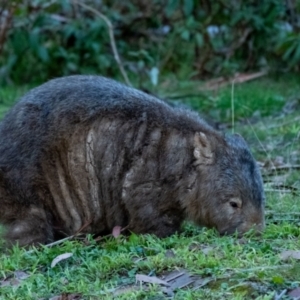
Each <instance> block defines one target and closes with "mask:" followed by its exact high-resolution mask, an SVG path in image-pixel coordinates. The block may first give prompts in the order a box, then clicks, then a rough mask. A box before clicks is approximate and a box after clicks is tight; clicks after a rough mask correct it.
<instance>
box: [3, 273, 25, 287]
mask: <svg viewBox="0 0 300 300" xmlns="http://www.w3.org/2000/svg"><path fill="white" fill-rule="evenodd" d="M29 276H30V275H29V274H28V273H26V272H24V271H15V272H14V274H13V276H10V277H8V278H5V279H4V280H1V281H0V287H4V286H14V287H17V286H19V285H20V284H21V281H22V280H24V279H26V278H27V277H29Z"/></svg>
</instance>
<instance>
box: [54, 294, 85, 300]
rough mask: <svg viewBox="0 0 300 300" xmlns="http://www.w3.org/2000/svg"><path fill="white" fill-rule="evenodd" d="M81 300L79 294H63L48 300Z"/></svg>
mask: <svg viewBox="0 0 300 300" xmlns="http://www.w3.org/2000/svg"><path fill="white" fill-rule="evenodd" d="M81 299H83V298H82V297H81V295H80V294H67V293H63V294H61V295H60V296H54V297H52V298H50V299H49V300H81Z"/></svg>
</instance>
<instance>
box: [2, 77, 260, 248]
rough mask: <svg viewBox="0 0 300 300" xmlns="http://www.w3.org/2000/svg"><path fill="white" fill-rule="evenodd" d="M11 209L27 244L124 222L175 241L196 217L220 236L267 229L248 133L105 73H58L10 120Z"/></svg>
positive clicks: (10, 227)
mask: <svg viewBox="0 0 300 300" xmlns="http://www.w3.org/2000/svg"><path fill="white" fill-rule="evenodd" d="M0 207H1V208H0V223H1V224H2V225H4V228H5V238H6V239H7V241H8V242H11V243H15V242H18V243H19V244H20V245H29V244H36V243H48V242H51V241H52V240H53V239H55V237H56V236H57V233H59V234H61V233H62V234H65V235H71V234H74V233H75V232H76V231H78V230H80V229H81V228H82V227H84V231H85V232H90V233H95V234H104V233H107V232H110V231H111V230H112V228H113V227H114V226H116V225H119V226H122V227H125V226H128V229H129V230H131V231H133V232H136V233H154V234H156V235H158V236H160V237H164V236H168V235H170V234H172V233H174V232H176V231H177V230H179V228H180V225H181V223H182V221H183V220H184V219H186V218H188V219H190V220H192V221H194V222H195V223H196V224H200V225H205V226H209V227H215V228H217V230H218V231H219V232H220V233H232V232H235V231H238V232H239V233H244V232H245V231H247V230H249V229H250V228H251V227H254V228H255V229H257V230H262V229H263V227H264V194H263V187H262V180H261V176H260V172H259V170H258V167H257V165H256V163H255V161H254V159H253V157H252V155H251V154H250V151H249V149H248V146H247V145H246V143H245V141H244V140H243V139H242V138H241V137H240V136H239V135H233V136H231V137H226V138H225V137H223V136H222V135H221V134H220V133H218V132H216V131H215V130H214V129H212V128H211V127H210V126H208V125H207V124H206V123H205V122H204V121H203V120H202V119H200V117H199V116H198V115H197V114H196V113H193V112H191V111H189V110H185V109H178V108H173V107H170V106H169V105H167V104H165V103H164V102H163V101H161V100H159V99H157V98H154V97H152V96H149V95H147V94H145V93H143V92H140V91H138V90H135V89H132V88H129V87H126V86H124V85H122V84H119V83H117V82H115V81H112V80H109V79H106V78H103V77H98V76H70V77H63V78H58V79H54V80H51V81H49V82H47V83H45V84H43V85H41V86H40V87H37V88H35V89H33V90H31V91H30V92H29V93H28V94H26V95H25V96H24V97H23V98H21V99H20V101H19V102H18V103H17V104H16V105H15V106H14V107H13V108H12V109H11V110H10V112H9V113H8V114H7V115H6V117H5V118H4V120H3V121H2V122H1V123H0Z"/></svg>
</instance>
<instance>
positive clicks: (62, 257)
mask: <svg viewBox="0 0 300 300" xmlns="http://www.w3.org/2000/svg"><path fill="white" fill-rule="evenodd" d="M71 256H73V253H64V254H61V255H58V256H57V257H55V258H54V259H53V260H52V262H51V268H54V267H55V266H56V265H57V264H58V263H59V262H60V261H62V260H65V259H68V258H69V257H71Z"/></svg>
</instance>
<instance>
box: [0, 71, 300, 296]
mask: <svg viewBox="0 0 300 300" xmlns="http://www.w3.org/2000/svg"><path fill="white" fill-rule="evenodd" d="M297 81H298V78H297V77H294V76H292V75H286V76H283V77H282V78H280V79H274V78H262V79H259V80H257V81H253V82H249V83H244V84H240V85H237V86H235V93H234V101H235V125H234V129H235V131H236V132H239V133H241V134H242V135H243V136H244V137H245V139H246V140H247V142H248V143H249V144H250V147H251V149H252V150H253V152H254V154H255V157H256V158H257V159H258V161H260V162H261V164H262V165H263V164H264V165H265V167H263V169H262V171H263V174H264V180H265V188H266V197H267V201H266V225H267V226H266V230H265V232H264V234H263V236H261V237H256V236H253V235H252V234H251V233H249V234H247V235H246V236H245V237H243V238H242V239H238V238H237V237H235V236H226V237H220V236H219V235H218V234H217V233H216V232H215V231H214V230H208V229H206V228H196V227H194V226H193V225H191V224H185V226H184V231H183V232H182V233H181V234H178V235H173V236H171V237H169V238H166V239H158V238H156V237H154V236H151V235H144V236H137V235H134V234H133V235H131V236H129V237H124V236H121V237H119V238H117V239H114V238H107V239H104V240H102V241H100V242H95V241H94V240H93V239H92V238H91V237H88V238H87V239H86V240H84V241H82V240H78V241H67V242H65V243H62V244H60V245H56V246H53V247H51V248H49V247H45V246H44V247H42V248H40V249H34V250H29V251H28V250H25V249H19V248H18V247H15V248H14V249H13V250H12V251H11V253H2V254H0V286H1V283H3V282H8V281H9V282H10V281H12V283H11V284H10V285H8V286H3V287H0V299H39V298H44V299H48V298H51V297H53V296H56V295H61V294H62V293H80V294H81V295H82V297H83V299H166V294H164V293H163V292H162V289H161V287H160V286H157V285H147V284H142V285H140V284H136V285H135V275H136V274H145V275H153V276H158V277H161V276H162V275H163V274H165V273H168V272H171V271H174V270H176V269H178V268H179V269H184V270H187V271H188V272H189V273H190V274H194V275H197V276H200V277H201V278H204V279H209V282H208V283H207V284H206V285H204V286H203V287H201V288H199V289H197V290H192V289H191V288H182V289H178V290H177V291H176V292H175V296H174V299H274V297H275V293H277V294H280V293H281V292H282V291H283V290H287V292H286V294H285V296H284V297H283V298H281V299H287V296H286V295H287V293H288V292H289V291H290V290H292V289H294V288H296V287H299V286H300V266H299V263H298V262H297V261H296V260H295V259H290V260H287V261H283V260H281V258H280V253H281V252H282V251H285V250H300V226H299V225H300V203H299V199H300V195H299V189H300V171H299V170H298V169H291V170H283V171H282V172H281V173H275V174H271V175H270V174H269V170H268V168H267V166H268V164H269V165H272V163H275V164H276V163H277V162H276V161H277V160H278V157H280V161H281V163H280V164H279V166H280V165H285V164H290V165H292V166H294V165H300V147H299V145H300V120H298V121H297V118H298V116H299V112H300V103H299V105H298V107H296V108H295V110H293V111H291V112H289V113H285V112H284V111H283V110H282V109H283V107H284V106H285V105H286V103H287V102H288V101H290V100H291V99H292V98H293V99H296V100H297V97H298V99H299V98H300V91H299V87H300V85H299V84H298V85H297ZM171 85H174V86H175V85H176V84H175V83H172V84H171ZM196 86H197V84H196V83H195V82H192V83H188V82H186V83H182V84H178V86H177V88H176V92H178V94H184V93H187V92H188V91H189V92H190V91H191V90H193V91H196V90H197V89H196ZM192 88H193V89H192ZM22 90H23V89H22V88H21V89H10V90H9V89H5V90H2V91H0V95H1V96H0V112H4V111H5V110H7V108H8V107H9V106H10V105H11V104H12V103H13V100H14V99H15V97H16V96H17V95H19V94H20V91H21V92H22ZM170 90H172V88H170V86H169V87H168V88H165V87H164V93H165V94H168V93H169V94H170ZM173 90H175V89H173ZM231 95H232V94H231V88H230V87H227V88H225V89H222V90H220V91H218V92H217V93H210V94H205V96H203V97H202V98H201V99H203V101H202V102H201V101H200V100H199V99H200V98H199V99H196V100H197V101H196V100H195V98H189V99H188V101H186V102H185V103H187V104H191V105H192V106H193V107H194V108H197V109H200V108H201V111H202V112H204V113H205V114H207V115H211V116H212V115H214V116H215V118H217V121H221V122H226V124H229V127H228V128H227V129H226V131H229V132H230V131H231V128H230V124H231V110H230V109H231V99H232V98H231ZM1 99H2V100H1ZM1 101H2V102H1ZM246 107H247V108H246ZM227 111H228V112H227ZM256 111H260V117H259V114H258V113H255V112H256ZM254 113H255V114H254ZM253 114H254V117H253ZM276 157H277V160H276ZM270 161H271V163H270ZM268 174H269V175H268ZM278 183H280V184H281V185H285V186H286V188H285V189H283V188H280V187H277V185H278ZM291 188H296V189H298V191H297V190H296V191H294V192H291ZM205 249H210V251H205ZM170 251H171V253H172V255H168V253H170ZM63 253H72V254H73V256H72V257H70V258H68V259H66V260H64V261H61V262H59V263H58V264H57V265H56V266H55V267H54V268H51V266H50V265H51V261H52V260H53V259H54V258H55V257H57V256H58V255H60V254H63ZM17 271H24V272H25V274H27V275H28V277H27V278H25V279H19V281H16V280H15V281H13V280H12V278H13V277H16V276H18V273H16V272H17ZM124 286H128V287H129V289H128V292H127V293H126V292H125V293H120V294H119V295H116V294H115V292H116V290H118V288H119V287H124ZM133 286H134V287H135V289H131V288H132V287H133Z"/></svg>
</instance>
